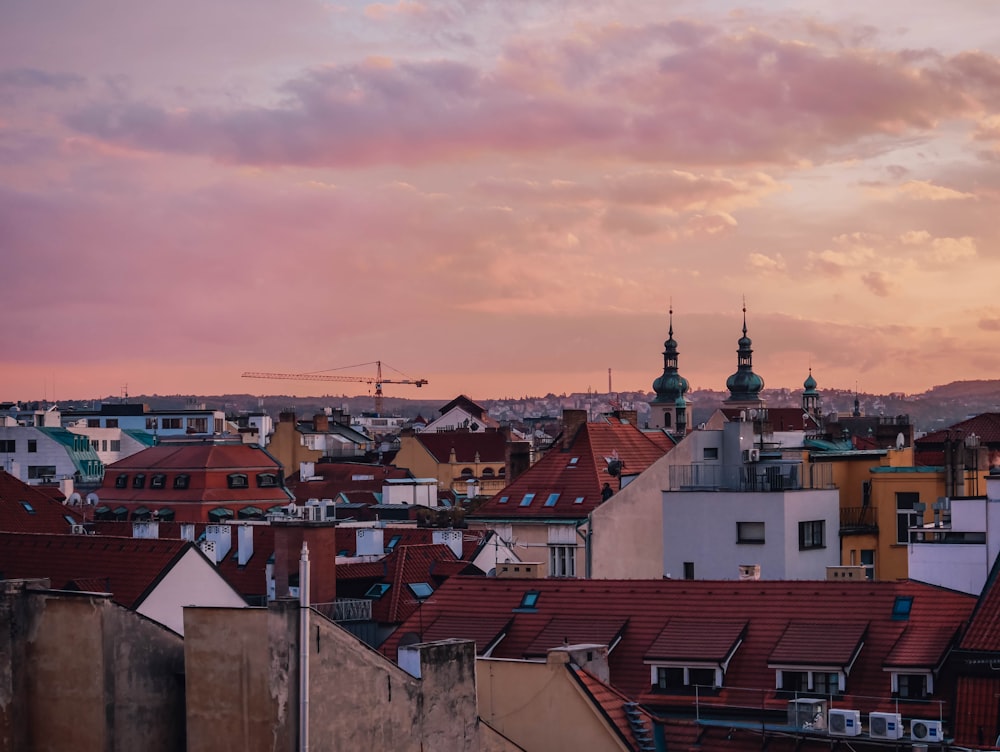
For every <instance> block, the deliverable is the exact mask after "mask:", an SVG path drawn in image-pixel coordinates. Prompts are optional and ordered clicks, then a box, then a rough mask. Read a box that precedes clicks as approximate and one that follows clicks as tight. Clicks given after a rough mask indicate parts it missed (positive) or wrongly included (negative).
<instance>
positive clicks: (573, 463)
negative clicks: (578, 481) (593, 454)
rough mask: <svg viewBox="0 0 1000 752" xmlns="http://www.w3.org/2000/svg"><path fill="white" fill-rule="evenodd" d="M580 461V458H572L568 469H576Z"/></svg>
mask: <svg viewBox="0 0 1000 752" xmlns="http://www.w3.org/2000/svg"><path fill="white" fill-rule="evenodd" d="M579 461H580V458H579V457H570V458H569V464H568V465H566V467H576V463H577V462H579Z"/></svg>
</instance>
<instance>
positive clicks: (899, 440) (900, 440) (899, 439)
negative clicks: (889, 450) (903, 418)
mask: <svg viewBox="0 0 1000 752" xmlns="http://www.w3.org/2000/svg"><path fill="white" fill-rule="evenodd" d="M904 446H906V439H905V438H904V436H903V432H902V431H900V432H899V433H897V434H896V449H902V448H903V447H904Z"/></svg>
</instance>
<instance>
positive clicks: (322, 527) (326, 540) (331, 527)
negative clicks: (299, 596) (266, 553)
mask: <svg viewBox="0 0 1000 752" xmlns="http://www.w3.org/2000/svg"><path fill="white" fill-rule="evenodd" d="M273 527H274V585H275V596H276V597H278V598H283V597H285V596H287V595H288V586H289V580H290V579H292V578H294V579H295V580H296V581H297V580H298V573H299V556H300V555H301V552H302V542H303V541H305V542H306V543H307V544H308V545H309V560H310V562H311V565H312V566H311V572H310V575H309V583H310V588H309V591H310V600H311V601H312V602H313V603H332V602H333V601H334V600H336V598H337V574H336V569H335V561H336V558H337V538H336V523H335V522H333V521H332V520H331V521H330V522H307V521H305V520H292V521H282V522H275V523H273Z"/></svg>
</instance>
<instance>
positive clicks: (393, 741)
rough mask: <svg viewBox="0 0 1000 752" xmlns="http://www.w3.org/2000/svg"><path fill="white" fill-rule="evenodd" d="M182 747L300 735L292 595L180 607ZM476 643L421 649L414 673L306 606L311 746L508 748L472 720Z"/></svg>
mask: <svg viewBox="0 0 1000 752" xmlns="http://www.w3.org/2000/svg"><path fill="white" fill-rule="evenodd" d="M184 616H185V645H184V647H185V658H186V665H187V677H186V678H187V688H188V689H187V727H188V749H189V750H191V751H192V752H195V751H197V750H204V751H205V752H209V751H211V752H225V751H226V750H233V752H236V751H237V750H239V751H240V752H243V751H244V750H245V751H246V752H255V751H256V750H261V752H263V751H264V750H282V751H287V752H292V750H294V749H295V745H296V743H297V738H298V717H299V707H300V704H299V697H298V694H299V692H298V681H299V680H298V660H299V647H298V642H299V640H298V629H299V627H298V619H299V608H298V602H297V601H279V602H276V603H274V604H272V606H271V607H269V608H268V609H215V608H190V609H186V610H185V614H184ZM475 665H476V664H475V646H474V644H473V643H472V642H469V641H449V642H445V643H431V644H429V645H428V646H426V647H423V648H422V649H421V673H422V678H421V679H416V678H414V677H412V676H410V675H409V674H408V673H406V672H405V671H403V670H402V669H400V668H399V667H398V666H397V665H396V664H395V663H393V662H392V661H390V660H388V659H386V658H385V657H384V656H382V655H381V654H379V653H377V652H375V651H374V650H372V649H371V648H369V647H367V646H365V645H364V644H363V643H361V642H360V641H358V639H357V638H356V637H354V636H353V635H351V634H350V633H348V632H346V631H344V630H343V629H341V628H340V627H338V626H337V625H336V624H334V623H333V622H330V621H328V620H326V619H324V618H323V617H321V616H320V615H318V614H316V613H313V612H310V625H309V672H310V697H309V719H310V725H309V746H310V748H312V749H318V750H341V749H343V750H347V749H364V750H372V751H373V752H377V751H379V750H386V751H387V752H388V751H389V750H392V752H397V751H398V752H407V751H408V750H412V751H413V752H419V751H420V750H431V749H435V750H470V752H506V751H507V750H515V749H516V747H513V746H511V745H510V744H508V743H506V742H505V741H504V740H503V739H502V737H499V736H497V735H496V734H495V733H492V732H487V731H486V730H483V731H482V732H481V731H480V726H481V724H479V723H478V718H477V713H476V694H475Z"/></svg>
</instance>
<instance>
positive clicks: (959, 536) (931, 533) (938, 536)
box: [910, 527, 986, 546]
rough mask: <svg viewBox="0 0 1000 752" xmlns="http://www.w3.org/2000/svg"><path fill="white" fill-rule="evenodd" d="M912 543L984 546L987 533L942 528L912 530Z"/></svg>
mask: <svg viewBox="0 0 1000 752" xmlns="http://www.w3.org/2000/svg"><path fill="white" fill-rule="evenodd" d="M910 543H951V544H956V545H963V544H964V545H973V546H982V545H985V543H986V533H985V532H962V531H960V530H949V529H947V528H941V527H927V528H922V529H921V528H918V529H916V530H910Z"/></svg>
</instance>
